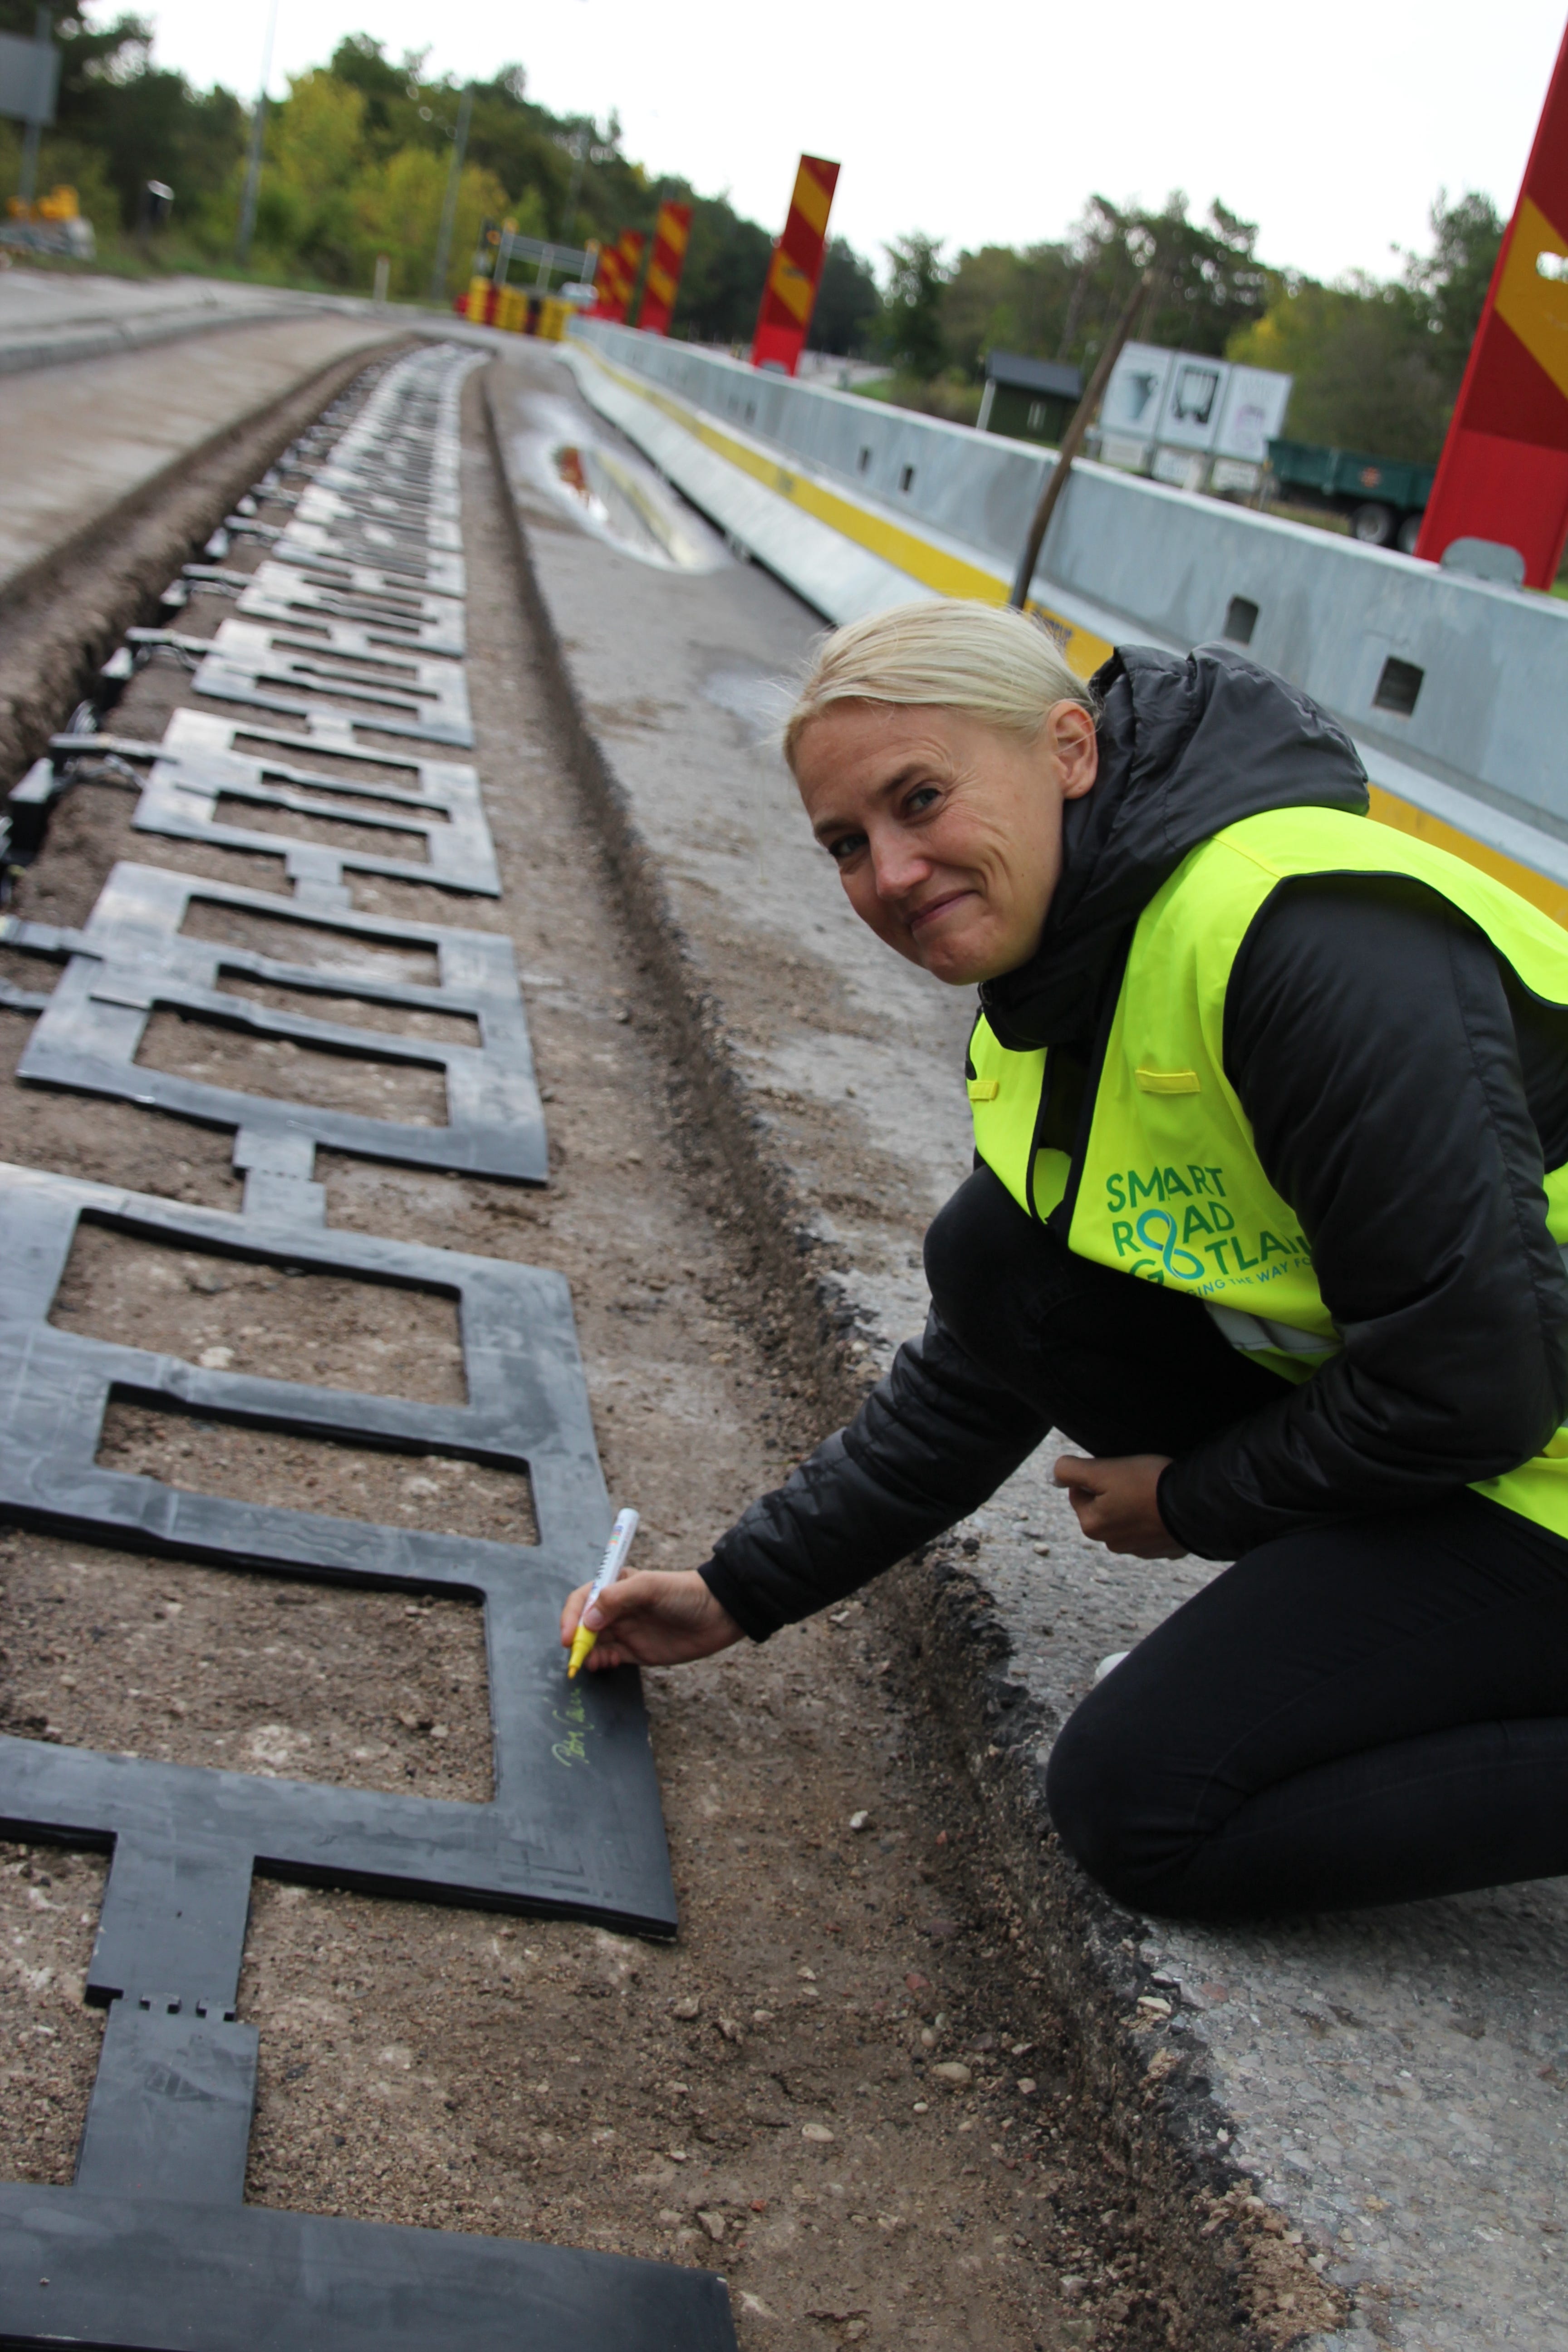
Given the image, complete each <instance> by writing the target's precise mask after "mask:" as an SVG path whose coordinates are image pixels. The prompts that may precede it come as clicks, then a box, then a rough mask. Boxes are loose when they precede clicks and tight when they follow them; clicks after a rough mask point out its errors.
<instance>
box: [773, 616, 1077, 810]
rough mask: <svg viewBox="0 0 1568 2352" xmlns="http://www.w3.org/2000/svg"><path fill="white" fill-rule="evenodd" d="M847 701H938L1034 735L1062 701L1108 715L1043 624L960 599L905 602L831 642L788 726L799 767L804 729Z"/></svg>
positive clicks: (821, 648) (787, 745) (822, 648)
mask: <svg viewBox="0 0 1568 2352" xmlns="http://www.w3.org/2000/svg"><path fill="white" fill-rule="evenodd" d="M839 702H890V703H899V704H901V705H903V706H905V707H912V706H914V705H917V704H937V705H940V706H941V707H942V709H948V710H967V711H971V712H973V716H974V717H975V718H976V719H982V720H984V723H985V724H986V725H987V726H989V727H995V728H998V729H1000V730H1002V732H1003V733H1004V734H1008V735H1022V736H1024V737H1025V738H1026V739H1030V738H1033V737H1034V736H1036V735H1037V734H1038V733H1039V730H1040V729H1041V727H1042V726H1043V725H1044V724H1045V719H1046V713H1047V711H1048V710H1049V709H1051V707H1052V705H1053V704H1054V703H1058V702H1076V703H1078V704H1079V705H1080V706H1081V708H1082V709H1085V710H1087V711H1088V712H1089V716H1090V718H1091V719H1098V717H1099V715H1100V713H1099V709H1098V707H1097V704H1096V701H1095V698H1094V695H1093V693H1092V691H1091V689H1090V688H1089V687H1088V686H1087V685H1086V684H1085V682H1084V680H1083V679H1082V678H1080V677H1075V675H1074V673H1073V672H1072V671H1071V670H1070V669H1069V668H1068V666H1067V663H1066V662H1065V661H1064V660H1063V658H1062V655H1061V651H1060V648H1059V647H1058V645H1057V642H1056V640H1055V638H1054V637H1053V636H1052V635H1050V633H1049V631H1048V630H1047V628H1046V626H1045V625H1044V624H1043V623H1041V622H1039V621H1037V620H1034V619H1032V618H1031V617H1030V616H1029V614H1026V613H1018V612H1015V611H1013V610H1012V609H1011V607H1010V606H1007V605H1005V604H973V603H969V602H966V601H964V600H963V599H960V598H950V597H942V598H937V599H932V600H931V601H929V602H922V603H921V604H895V605H893V606H891V607H890V608H889V610H888V611H887V612H885V613H872V614H868V616H867V618H866V619H865V620H863V621H850V622H848V623H847V625H845V627H843V628H841V629H835V630H834V631H833V633H832V635H830V636H826V637H824V638H823V639H822V641H821V643H820V644H819V645H818V646H817V648H816V653H815V654H814V656H812V661H811V665H810V667H809V668H808V669H807V671H806V673H805V677H803V678H802V680H801V682H800V688H799V690H798V692H797V693H796V695H795V707H794V709H792V710H791V711H790V714H789V717H788V718H787V719H785V721H784V758H785V759H786V760H787V761H789V764H790V767H791V770H792V771H793V769H794V767H795V752H796V750H797V749H798V746H799V743H800V738H801V735H802V732H803V730H805V728H807V727H809V725H810V724H811V722H812V720H813V719H819V718H820V717H821V716H822V714H823V713H824V711H826V710H831V709H832V708H833V707H834V705H835V704H836V703H839Z"/></svg>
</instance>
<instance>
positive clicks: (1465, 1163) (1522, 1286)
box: [1159, 877, 1568, 1559]
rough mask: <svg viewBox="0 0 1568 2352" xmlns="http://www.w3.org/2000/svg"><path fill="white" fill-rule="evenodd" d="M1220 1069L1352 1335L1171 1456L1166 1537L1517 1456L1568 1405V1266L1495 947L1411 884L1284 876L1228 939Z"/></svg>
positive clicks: (1336, 1314)
mask: <svg viewBox="0 0 1568 2352" xmlns="http://www.w3.org/2000/svg"><path fill="white" fill-rule="evenodd" d="M1226 1071H1227V1075H1228V1076H1229V1077H1230V1080H1231V1083H1232V1085H1233V1086H1234V1087H1236V1089H1237V1094H1238V1095H1239V1096H1240V1097H1241V1101H1242V1105H1243V1108H1245V1109H1246V1111H1247V1117H1248V1118H1249V1119H1250V1120H1251V1121H1252V1126H1253V1130H1254V1135H1255V1139H1256V1141H1257V1146H1258V1157H1259V1159H1260V1160H1262V1163H1263V1166H1264V1168H1265V1170H1266V1171H1268V1178H1269V1181H1270V1182H1271V1183H1272V1184H1273V1185H1274V1186H1275V1188H1276V1190H1277V1191H1278V1192H1279V1193H1280V1194H1281V1195H1282V1196H1283V1198H1284V1199H1286V1200H1287V1201H1289V1202H1290V1204H1291V1206H1292V1208H1293V1209H1294V1210H1295V1211H1296V1213H1297V1214H1298V1215H1299V1217H1300V1221H1301V1227H1302V1231H1303V1232H1304V1233H1305V1234H1306V1235H1307V1237H1308V1240H1309V1241H1310V1244H1311V1246H1312V1256H1313V1263H1314V1265H1315V1268H1316V1271H1317V1276H1318V1281H1319V1285H1320V1286H1321V1291H1322V1295H1323V1299H1324V1303H1325V1304H1326V1306H1327V1307H1328V1308H1329V1311H1330V1313H1331V1315H1332V1317H1333V1318H1334V1321H1335V1323H1336V1325H1337V1326H1338V1328H1339V1330H1340V1333H1341V1336H1342V1339H1343V1343H1344V1345H1343V1349H1342V1353H1341V1354H1340V1355H1338V1356H1336V1357H1334V1358H1332V1359H1331V1360H1330V1361H1329V1362H1327V1363H1326V1364H1324V1365H1323V1366H1322V1367H1321V1370H1318V1371H1316V1372H1315V1373H1314V1374H1313V1376H1312V1378H1311V1380H1310V1381H1308V1382H1307V1383H1306V1384H1305V1385H1304V1386H1302V1387H1300V1388H1296V1389H1292V1390H1291V1391H1289V1394H1288V1395H1286V1396H1284V1397H1282V1398H1281V1400H1280V1402H1279V1403H1278V1404H1271V1405H1269V1406H1268V1407H1266V1408H1265V1409H1264V1410H1263V1411H1262V1412H1256V1413H1252V1414H1249V1415H1248V1416H1247V1418H1246V1419H1245V1420H1243V1421H1241V1422H1238V1423H1236V1424H1234V1425H1233V1426H1232V1427H1231V1428H1230V1429H1229V1430H1227V1431H1226V1433H1224V1434H1223V1435H1222V1436H1220V1437H1217V1438H1215V1439H1214V1440H1213V1441H1212V1442H1210V1443H1207V1444H1203V1445H1200V1446H1197V1447H1195V1448H1194V1450H1193V1451H1192V1452H1191V1453H1189V1454H1185V1455H1184V1456H1182V1457H1181V1458H1180V1459H1178V1460H1177V1461H1175V1462H1173V1464H1172V1465H1171V1466H1170V1467H1169V1468H1168V1469H1167V1470H1166V1471H1165V1472H1164V1473H1163V1476H1162V1478H1161V1480H1160V1490H1159V1493H1160V1509H1161V1514H1162V1516H1163V1518H1164V1520H1165V1523H1166V1525H1167V1526H1168V1527H1169V1528H1171V1530H1172V1532H1173V1534H1174V1535H1175V1536H1177V1537H1178V1538H1180V1539H1181V1540H1182V1541H1183V1542H1184V1543H1186V1544H1187V1545H1188V1546H1189V1547H1190V1548H1191V1549H1193V1550H1194V1551H1196V1552H1200V1553H1202V1554H1204V1555H1205V1557H1207V1558H1209V1559H1232V1558H1234V1557H1235V1556H1236V1555H1237V1553H1238V1552H1240V1551H1244V1550H1247V1549H1249V1548H1250V1547H1252V1546H1253V1545H1255V1544H1258V1543H1261V1542H1263V1541H1265V1540H1266V1539H1267V1538H1268V1537H1270V1536H1273V1535H1278V1534H1281V1533H1283V1532H1285V1531H1286V1530H1287V1529H1289V1528H1299V1527H1300V1526H1302V1525H1303V1524H1304V1523H1308V1522H1310V1521H1311V1520H1314V1519H1321V1518H1324V1517H1344V1516H1346V1515H1347V1514H1349V1513H1352V1512H1361V1511H1372V1510H1382V1509H1393V1508H1396V1507H1401V1506H1406V1505H1411V1504H1416V1503H1427V1502H1431V1501H1432V1500H1434V1499H1435V1497H1436V1496H1438V1495H1439V1494H1441V1493H1442V1492H1443V1491H1444V1490H1446V1489H1451V1488H1453V1487H1457V1486H1464V1485H1467V1484H1468V1483H1469V1482H1470V1481H1471V1480H1473V1479H1479V1478H1488V1477H1493V1476H1496V1475H1499V1474H1500V1472H1502V1471H1504V1470H1509V1469H1512V1468H1514V1467H1515V1466H1516V1465H1518V1464H1519V1463H1521V1462H1523V1461H1526V1460H1528V1459H1529V1458H1530V1456H1531V1454H1534V1453H1536V1452H1537V1451H1538V1450H1539V1448H1540V1447H1541V1446H1542V1444H1544V1442H1545V1440H1546V1439H1547V1437H1548V1436H1549V1435H1550V1434H1551V1433H1552V1430H1553V1429H1555V1428H1556V1427H1557V1425H1558V1423H1559V1422H1560V1421H1561V1420H1562V1419H1563V1414H1564V1412H1565V1411H1568V1275H1565V1274H1564V1270H1563V1260H1562V1258H1561V1256H1560V1255H1559V1253H1558V1250H1557V1246H1556V1244H1555V1243H1554V1242H1553V1241H1552V1236H1551V1234H1550V1233H1549V1232H1548V1230H1547V1225H1546V1212H1545V1200H1544V1196H1543V1194H1542V1189H1541V1182H1542V1157H1541V1148H1540V1142H1539V1139H1538V1137H1537V1134H1536V1129H1535V1126H1534V1123H1533V1120H1532V1118H1531V1111H1530V1106H1529V1103H1528V1102H1527V1099H1526V1096H1525V1090H1524V1082H1523V1078H1522V1076H1521V1069H1520V1060H1519V1052H1518V1047H1517V1044H1516V1040H1515V1035H1514V1029H1513V1023H1512V1019H1511V1016H1510V1010H1509V1003H1508V997H1507V994H1506V992H1505V989H1504V986H1503V982H1502V978H1501V974H1500V970H1499V966H1498V962H1497V959H1496V957H1495V955H1494V954H1493V952H1492V950H1491V949H1490V947H1489V945H1488V943H1487V941H1486V940H1484V939H1483V938H1482V937H1481V935H1480V934H1479V932H1478V931H1477V930H1476V929H1474V927H1473V926H1472V925H1470V924H1469V923H1468V922H1467V921H1465V919H1463V918H1462V917H1460V916H1458V914H1457V913H1455V911H1454V910H1453V909H1452V908H1448V907H1447V905H1446V904H1445V903H1444V902H1443V901H1442V900H1440V899H1439V898H1436V896H1435V895H1434V894H1432V893H1430V892H1427V891H1426V890H1423V889H1421V888H1420V887H1418V886H1400V885H1391V884H1390V883H1388V882H1386V881H1380V880H1370V879H1369V880H1361V879H1353V880H1352V879H1348V878H1344V877H1335V878H1333V879H1332V880H1313V881H1310V882H1301V883H1297V884H1293V885H1291V886H1289V887H1288V888H1286V889H1284V890H1282V891H1281V892H1279V894H1278V896H1277V897H1276V898H1275V899H1274V900H1273V901H1272V902H1271V903H1270V905H1269V907H1268V908H1267V909H1266V910H1265V912H1264V914H1263V916H1262V917H1261V918H1260V919H1259V920H1258V924H1257V925H1256V926H1255V928H1254V930H1253V932H1252V934H1251V935H1250V937H1249V938H1248V940H1247V942H1246V943H1245V945H1244V948H1243V950H1242V953H1241V955H1240V956H1238V958H1237V964H1236V968H1235V970H1234V971H1233V973H1232V977H1231V983H1230V991H1229V996H1228V999H1227V1003H1226Z"/></svg>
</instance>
